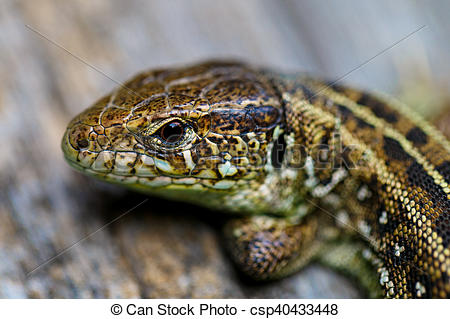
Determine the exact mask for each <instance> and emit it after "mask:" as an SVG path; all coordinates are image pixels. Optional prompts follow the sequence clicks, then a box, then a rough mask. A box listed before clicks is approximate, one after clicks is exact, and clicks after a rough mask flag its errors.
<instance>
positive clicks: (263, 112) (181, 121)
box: [62, 62, 282, 193]
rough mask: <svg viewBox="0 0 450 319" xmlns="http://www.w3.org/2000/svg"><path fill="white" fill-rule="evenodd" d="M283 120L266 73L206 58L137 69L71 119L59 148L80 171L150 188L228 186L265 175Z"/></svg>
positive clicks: (217, 188) (232, 187)
mask: <svg viewBox="0 0 450 319" xmlns="http://www.w3.org/2000/svg"><path fill="white" fill-rule="evenodd" d="M281 122H282V110H281V102H280V98H279V96H278V94H277V92H276V89H274V87H273V85H272V83H271V82H270V80H269V79H268V78H267V77H266V76H264V75H263V73H261V72H258V71H255V70H253V69H250V68H248V67H246V66H244V65H241V64H236V63H225V62H208V63H203V64H199V65H194V66H191V67H187V68H182V69H168V70H156V71H149V72H144V73H141V74H138V75H137V76H136V77H134V78H133V79H131V80H130V81H128V82H126V83H125V84H124V85H122V86H119V87H118V88H117V89H116V90H114V92H112V93H111V94H110V95H108V96H106V97H104V98H102V99H100V100H99V101H97V103H95V104H94V105H93V106H91V107H90V108H88V109H86V110H85V111H84V112H82V113H81V114H79V115H78V116H76V117H75V118H74V119H73V120H72V121H71V122H70V124H69V125H68V127H67V130H66V132H65V134H64V137H63V140H62V149H63V152H64V155H65V158H66V160H67V161H68V162H69V163H70V164H71V165H72V166H73V167H75V168H76V169H78V170H80V171H82V172H85V173H87V174H89V175H94V176H96V177H100V178H103V179H106V180H109V181H112V182H117V183H120V184H126V185H129V186H130V187H134V188H140V189H143V190H148V191H150V192H154V191H155V190H163V191H164V192H166V193H167V190H168V189H171V190H176V189H183V190H186V189H189V190H195V191H204V190H214V191H217V192H220V191H232V190H236V189H237V188H240V187H241V186H243V187H245V186H246V185H248V184H250V183H257V181H258V180H261V179H264V175H265V169H267V165H271V163H270V145H271V143H272V141H273V140H274V138H276V136H274V132H275V135H276V134H277V133H276V132H277V131H278V130H277V129H276V128H277V127H278V128H279V127H280V125H281Z"/></svg>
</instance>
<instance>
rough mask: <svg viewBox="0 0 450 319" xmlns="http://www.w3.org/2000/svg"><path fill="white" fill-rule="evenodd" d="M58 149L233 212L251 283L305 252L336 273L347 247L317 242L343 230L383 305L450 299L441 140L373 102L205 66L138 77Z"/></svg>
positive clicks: (315, 85) (449, 229)
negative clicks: (361, 246) (363, 246)
mask: <svg viewBox="0 0 450 319" xmlns="http://www.w3.org/2000/svg"><path fill="white" fill-rule="evenodd" d="M62 148H63V151H64V154H65V157H66V159H67V160H68V162H69V163H70V164H71V165H72V166H73V167H75V168H76V169H79V170H81V171H83V172H85V173H87V174H90V175H93V176H96V177H100V178H102V179H105V180H108V181H111V182H114V183H119V184H124V185H127V186H128V187H131V188H134V189H138V190H140V191H145V192H148V193H152V194H157V195H160V196H164V197H168V198H173V199H176V200H180V201H189V202H193V203H195V204H198V205H203V206H207V207H209V208H213V209H216V210H221V211H230V212H234V213H237V214H240V215H245V216H244V217H240V218H236V219H234V220H231V221H230V222H229V224H228V225H226V226H225V234H226V238H227V239H228V242H229V245H228V246H229V249H230V251H231V255H232V256H233V257H234V260H235V262H236V263H237V264H238V265H240V267H241V269H242V270H243V271H244V272H245V273H247V274H248V275H250V276H252V277H253V278H255V279H273V278H279V277H283V276H285V275H288V274H290V273H292V272H294V271H297V270H298V269H300V268H301V267H303V266H304V265H306V264H307V263H308V262H309V261H310V260H312V259H314V258H319V259H321V260H323V261H325V260H327V261H328V262H329V264H331V265H333V266H334V267H337V268H339V267H340V266H339V262H337V261H336V260H339V259H342V260H344V259H346V258H347V257H348V255H349V254H350V252H351V251H353V250H352V249H351V248H345V249H341V250H338V251H340V252H341V251H342V253H341V254H340V255H337V256H335V257H336V258H335V259H334V260H332V256H334V255H336V254H332V253H330V250H329V249H327V247H330V246H333V245H335V244H336V242H338V241H339V240H342V239H343V238H349V236H350V238H353V239H352V240H354V242H355V245H356V243H357V242H358V243H359V242H360V240H361V238H362V239H363V241H365V242H367V243H368V245H367V247H368V249H367V250H365V251H364V252H362V253H361V256H362V258H363V259H367V260H369V261H370V262H371V263H372V264H373V265H374V266H375V268H376V269H377V270H378V275H379V277H378V280H379V284H381V287H382V288H383V290H384V295H385V296H386V297H410V298H411V297H442V298H445V297H447V298H448V297H449V296H450V282H449V280H450V279H449V275H450V251H449V248H448V244H449V239H450V217H449V206H450V201H449V193H450V189H449V187H448V183H449V179H450V175H449V171H450V169H449V163H450V155H449V154H450V145H449V142H448V141H447V140H446V139H445V138H444V137H443V136H442V135H441V134H440V133H438V132H437V130H435V129H434V128H433V127H431V126H430V125H429V124H427V123H426V122H424V121H422V120H421V119H420V118H419V117H417V116H416V115H414V114H411V112H410V111H409V110H407V109H406V108H405V107H404V106H402V105H400V104H399V103H398V102H395V101H392V100H390V99H387V98H385V97H376V96H374V95H370V94H367V93H364V92H360V91H357V90H353V89H350V88H346V87H341V86H336V85H332V86H327V83H326V82H322V81H317V80H314V79H311V78H309V77H304V76H296V77H293V76H287V75H281V74H277V73H275V72H271V71H268V70H259V69H253V68H251V67H249V66H246V65H243V64H239V63H234V62H206V63H203V64H198V65H195V66H190V67H186V68H179V69H168V70H156V71H149V72H144V73H141V74H139V75H137V76H136V77H134V78H133V79H131V80H130V81H128V82H126V83H125V84H124V85H123V86H120V87H118V88H117V89H116V90H115V91H114V92H112V94H110V95H108V96H106V97H104V98H102V99H100V100H99V101H98V102H97V103H95V104H94V105H93V106H92V107H90V108H88V109H87V110H85V111H84V112H83V113H81V114H80V115H78V116H77V117H76V118H75V119H73V120H72V121H71V123H70V124H69V126H68V128H67V131H66V134H65V135H64V138H63V141H62ZM320 210H322V211H325V212H326V213H327V214H328V215H329V216H325V217H324V214H320V213H319V212H318V211H320ZM234 216H235V217H236V216H239V215H234ZM330 216H333V217H335V218H334V219H333V218H330ZM355 234H357V236H355ZM345 247H347V246H345ZM324 254H328V255H326V256H324ZM347 259H348V258H347ZM350 259H351V258H350ZM352 260H353V259H352ZM354 265H355V262H354V260H353V261H352V264H348V265H347V266H348V269H352V267H353V266H354ZM344 268H345V267H344ZM375 271H376V270H374V272H375ZM355 273H356V272H355ZM362 274H363V273H362V272H361V275H360V276H359V277H360V278H361V277H362V276H363V275H362ZM356 277H358V275H356ZM362 281H364V280H362ZM379 284H378V285H379ZM364 286H365V287H366V288H367V289H376V288H373V285H371V284H370V283H368V284H364ZM373 295H376V294H375V293H374V294H373Z"/></svg>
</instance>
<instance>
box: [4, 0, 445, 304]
mask: <svg viewBox="0 0 450 319" xmlns="http://www.w3.org/2000/svg"><path fill="white" fill-rule="evenodd" d="M449 12H450V2H448V1H445V0H441V1H433V2H427V1H406V0H405V1H395V2H394V1H388V0H384V1H376V2H375V1H356V0H355V1H350V0H345V1H313V0H304V1H293V0H292V1H268V0H266V1H262V0H246V1H238V0H228V1H208V0H192V1H182V0H170V1H164V0H161V1H157V0H153V1H145V0H132V1H118V0H114V1H111V0H91V1H88V0H86V1H82V0H74V1H70V2H69V1H64V2H63V1H50V0H39V1H25V0H23V1H14V0H2V1H1V2H0V68H1V72H0V83H1V84H0V297H3V298H11V297H23V298H26V297H34V298H40V297H60V298H65V297H75V298H78V297H80V298H81V297H106V298H108V297H160V298H164V297H181V298H182V297H203V298H208V297H262V298H263V297H280V298H282V297H310V298H315V297H330V298H333V297H335V298H336V297H337V298H352V297H364V294H363V293H362V292H361V291H360V290H359V289H358V286H357V285H355V284H354V283H353V282H351V281H350V280H349V279H348V278H346V277H345V276H342V275H341V274H337V273H335V272H333V271H331V270H329V269H326V268H324V267H322V266H319V265H311V266H309V267H307V268H306V269H305V270H304V271H302V272H301V273H299V274H297V275H294V276H292V277H290V278H287V279H284V280H281V281H278V282H273V283H268V284H264V285H255V284H252V283H249V282H246V281H245V280H243V279H242V278H240V277H239V275H238V273H237V272H236V271H235V269H234V268H233V267H232V265H231V263H230V261H229V259H228V258H227V256H226V254H225V253H224V250H223V247H222V244H221V240H220V236H219V234H218V232H217V231H216V228H217V223H214V222H213V221H211V220H214V219H215V218H213V217H211V212H207V211H201V212H200V213H199V212H198V209H197V208H194V207H189V206H185V205H179V204H176V203H170V202H165V201H162V200H159V199H154V198H151V199H150V200H149V201H147V202H145V203H144V204H142V205H141V206H139V207H138V208H136V209H135V210H133V211H132V212H131V213H129V214H127V215H126V216H124V217H123V218H120V219H119V220H118V221H116V222H114V223H112V224H111V225H109V226H108V227H106V228H104V229H102V230H101V231H99V232H96V233H94V234H93V235H91V236H89V235H90V234H92V233H93V232H95V231H96V230H98V229H99V228H100V227H102V226H103V225H105V224H106V223H108V222H110V221H111V220H113V219H114V218H116V217H118V216H120V215H121V214H123V213H124V212H127V211H128V210H129V209H131V208H132V207H134V206H135V205H137V204H139V203H141V202H142V201H143V200H144V199H145V198H146V197H145V196H142V195H139V194H134V193H131V192H128V191H125V190H123V189H121V188H120V187H115V186H109V185H105V184H103V183H101V182H97V181H94V180H92V179H90V178H87V177H84V176H81V175H80V174H78V173H76V172H74V171H72V170H71V169H70V168H69V166H68V165H67V164H66V163H64V160H63V157H62V153H61V151H60V146H59V143H60V139H61V137H62V134H63V132H64V130H65V127H66V125H67V123H68V121H69V120H70V119H71V118H72V117H74V116H75V115H76V114H77V113H79V112H80V111H82V110H83V109H84V108H86V107H88V106H89V105H90V104H91V103H93V102H94V101H95V100H96V99H98V98H99V97H101V96H103V95H105V94H106V93H108V92H109V91H110V90H111V89H112V88H113V87H115V86H116V85H117V84H116V83H115V81H116V82H121V81H124V80H126V79H127V78H129V77H130V76H132V75H133V74H135V73H137V72H139V71H141V70H142V69H147V68H153V67H158V68H159V67H164V66H172V65H183V64H186V63H193V62H197V61H199V60H202V59H206V58H234V59H241V60H244V61H248V62H249V63H252V64H257V65H262V66H268V67H273V68H276V69H279V70H284V71H287V72H297V71H306V72H310V73H313V74H316V75H317V76H319V77H327V78H330V79H336V78H341V77H343V76H345V75H346V76H345V78H344V79H343V83H347V84H351V85H353V86H356V87H360V88H364V89H369V90H372V91H381V92H385V93H389V94H391V95H393V96H395V97H397V98H398V99H400V100H402V101H404V102H406V103H408V104H410V105H411V106H412V107H413V108H415V109H416V110H417V111H419V112H421V113H422V114H423V115H424V116H426V117H428V118H429V119H430V120H434V121H436V124H437V125H438V126H439V127H440V128H441V129H442V130H444V131H447V134H448V131H449V125H448V123H450V121H449V120H448V118H449V117H448V116H446V114H447V113H446V111H448V109H449V105H450V104H448V103H447V100H448V96H449V91H450V81H449V77H450V63H449V58H450V41H449V39H450V20H449V19H448V18H449V16H448V13H449ZM351 71H353V72H351ZM349 72H350V73H349ZM212 216H215V215H212ZM86 236H89V237H88V238H86ZM81 239H84V240H82V241H81V242H79V241H80V240H81ZM66 248H70V249H67V250H65V249H66ZM61 252H64V253H63V254H61V255H60V256H58V257H57V258H54V259H51V258H52V257H54V256H56V255H58V254H59V253H61ZM49 259H51V260H50V261H49ZM46 261H49V262H48V263H46V264H44V265H42V263H44V262H46ZM39 265H41V267H39V268H37V269H36V267H38V266H39ZM30 272H31V273H30Z"/></svg>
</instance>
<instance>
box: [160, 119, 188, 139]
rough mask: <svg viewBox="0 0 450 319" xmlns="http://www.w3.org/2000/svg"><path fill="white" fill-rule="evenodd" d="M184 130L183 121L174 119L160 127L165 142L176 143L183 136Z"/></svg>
mask: <svg viewBox="0 0 450 319" xmlns="http://www.w3.org/2000/svg"><path fill="white" fill-rule="evenodd" d="M184 131H185V130H184V124H183V123H182V122H180V121H172V122H170V123H167V124H165V125H164V126H163V127H161V128H160V129H159V136H160V137H161V139H162V140H163V141H164V142H166V143H170V144H174V143H177V142H179V141H180V140H181V139H182V138H183V135H184Z"/></svg>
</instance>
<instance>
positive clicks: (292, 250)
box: [224, 216, 322, 280]
mask: <svg viewBox="0 0 450 319" xmlns="http://www.w3.org/2000/svg"><path fill="white" fill-rule="evenodd" d="M318 226H319V225H318V220H317V219H315V218H309V217H307V218H305V219H304V220H302V221H301V223H296V222H292V221H290V220H289V219H288V218H280V217H269V216H251V217H245V218H241V219H233V220H231V221H229V222H228V223H227V224H226V226H225V229H224V233H225V237H226V240H227V247H228V249H229V251H230V253H231V255H232V257H233V259H234V261H235V263H236V264H237V265H238V267H239V268H240V269H241V270H242V271H243V272H244V273H245V274H246V275H248V276H249V277H251V278H253V279H255V280H266V279H275V278H280V277H284V276H286V275H289V274H291V273H293V272H295V271H297V270H299V269H300V268H302V267H303V266H304V265H306V264H307V263H309V262H310V261H311V259H313V258H314V257H315V256H317V254H318V252H319V251H320V248H321V246H322V245H321V240H318V238H317V234H318V231H317V230H318Z"/></svg>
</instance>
